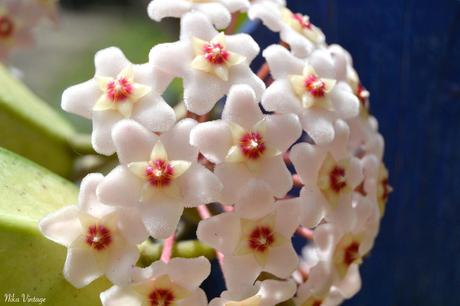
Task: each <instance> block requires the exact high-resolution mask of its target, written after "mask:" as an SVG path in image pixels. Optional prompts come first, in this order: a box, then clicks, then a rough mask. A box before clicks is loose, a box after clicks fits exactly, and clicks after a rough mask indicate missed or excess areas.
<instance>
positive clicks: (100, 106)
mask: <svg viewBox="0 0 460 306" xmlns="http://www.w3.org/2000/svg"><path fill="white" fill-rule="evenodd" d="M109 109H115V105H114V103H113V102H112V101H110V100H109V99H108V98H107V97H106V95H105V94H104V95H102V96H101V97H100V98H99V99H98V100H97V102H96V104H94V106H93V111H96V112H97V111H105V110H109Z"/></svg>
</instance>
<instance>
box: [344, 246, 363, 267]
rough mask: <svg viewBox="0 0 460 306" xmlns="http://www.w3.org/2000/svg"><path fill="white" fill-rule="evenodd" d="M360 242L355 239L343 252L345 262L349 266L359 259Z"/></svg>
mask: <svg viewBox="0 0 460 306" xmlns="http://www.w3.org/2000/svg"><path fill="white" fill-rule="evenodd" d="M359 257H360V256H359V243H358V242H356V241H353V242H352V243H351V244H350V245H348V246H347V247H346V248H345V251H344V254H343V262H344V263H345V265H347V266H349V265H351V264H352V263H354V262H355V261H356V260H357V259H359Z"/></svg>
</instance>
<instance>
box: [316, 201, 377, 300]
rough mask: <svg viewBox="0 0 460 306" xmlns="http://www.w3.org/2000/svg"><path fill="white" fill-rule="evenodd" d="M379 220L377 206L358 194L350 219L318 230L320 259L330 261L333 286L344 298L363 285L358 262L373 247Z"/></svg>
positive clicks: (354, 292)
mask: <svg viewBox="0 0 460 306" xmlns="http://www.w3.org/2000/svg"><path fill="white" fill-rule="evenodd" d="M379 220H380V214H379V211H378V208H377V207H376V205H375V204H373V203H371V202H370V201H368V199H367V198H365V197H361V196H359V195H356V196H355V197H354V199H353V208H352V214H351V215H350V220H349V222H346V223H342V224H337V223H336V224H332V223H329V224H322V225H320V226H318V228H317V229H316V230H315V234H314V240H315V244H316V246H317V250H318V254H319V258H320V260H323V261H325V262H327V263H329V264H330V267H331V272H332V280H333V281H332V282H333V287H335V288H336V289H337V290H338V291H339V292H340V293H341V294H342V295H343V297H344V298H350V297H352V296H353V295H355V294H356V293H357V292H358V291H359V289H360V288H361V277H360V274H359V265H360V264H361V263H362V260H363V257H364V256H365V255H366V254H367V253H368V252H369V250H370V249H371V248H372V246H373V243H374V239H375V236H376V234H377V232H378V226H379Z"/></svg>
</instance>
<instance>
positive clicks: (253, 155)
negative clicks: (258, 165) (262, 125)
mask: <svg viewBox="0 0 460 306" xmlns="http://www.w3.org/2000/svg"><path fill="white" fill-rule="evenodd" d="M240 149H241V152H242V153H243V155H244V156H246V157H247V158H249V159H258V158H259V157H260V156H262V154H264V152H265V149H266V147H265V143H264V140H263V138H262V135H260V134H259V133H257V132H248V133H246V134H244V135H243V136H242V137H241V138H240Z"/></svg>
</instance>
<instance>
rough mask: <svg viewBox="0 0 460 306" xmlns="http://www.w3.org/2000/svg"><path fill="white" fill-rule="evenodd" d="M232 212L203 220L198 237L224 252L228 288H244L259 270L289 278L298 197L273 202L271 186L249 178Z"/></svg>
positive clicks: (293, 258) (293, 262) (294, 259)
mask: <svg viewBox="0 0 460 306" xmlns="http://www.w3.org/2000/svg"><path fill="white" fill-rule="evenodd" d="M240 192H241V193H242V194H241V197H240V200H239V203H238V205H237V206H236V211H235V212H226V213H223V214H220V215H217V216H214V217H211V218H209V219H206V220H203V221H201V222H200V223H199V225H198V230H197V237H198V239H200V240H201V241H202V242H204V243H206V244H208V245H210V246H212V247H214V248H215V249H216V250H218V251H220V252H221V253H222V254H223V255H224V264H223V272H224V275H225V280H226V284H227V288H228V289H229V290H244V288H247V286H250V285H252V284H253V283H254V281H255V280H256V279H257V277H258V276H259V274H260V273H261V272H262V271H266V272H268V273H271V274H273V275H275V276H277V277H279V278H288V277H289V276H290V275H291V273H292V272H293V271H294V270H295V268H296V267H297V264H298V257H297V254H296V252H295V250H294V248H293V246H292V242H291V236H292V235H293V234H294V232H295V230H296V228H297V227H298V225H299V213H300V209H299V203H298V201H297V199H289V200H280V201H277V202H276V203H275V202H274V199H273V195H272V194H270V189H269V188H268V187H267V186H266V185H265V184H263V183H261V182H257V181H251V182H249V183H248V184H247V186H246V188H244V189H243V190H241V191H240Z"/></svg>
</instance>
